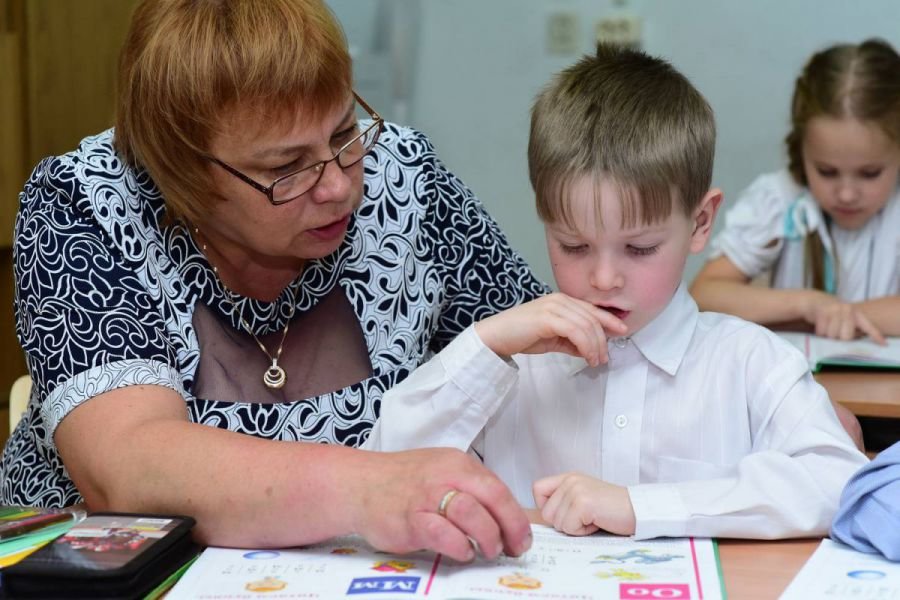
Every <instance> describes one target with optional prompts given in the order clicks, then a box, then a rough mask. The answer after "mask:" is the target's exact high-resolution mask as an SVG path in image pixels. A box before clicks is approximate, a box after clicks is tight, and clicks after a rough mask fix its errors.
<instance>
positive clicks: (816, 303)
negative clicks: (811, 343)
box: [803, 290, 887, 345]
mask: <svg viewBox="0 0 900 600" xmlns="http://www.w3.org/2000/svg"><path fill="white" fill-rule="evenodd" d="M804 304H805V309H804V311H803V313H804V318H805V319H806V321H807V322H808V323H810V324H811V325H813V327H814V329H815V334H816V335H819V336H822V337H828V338H833V339H837V340H852V339H855V338H857V337H859V336H860V335H867V336H869V337H870V338H871V339H872V341H873V342H875V343H876V344H881V345H885V344H886V343H887V341H886V340H885V339H884V335H883V334H882V333H881V331H879V330H878V328H877V327H876V326H875V325H874V324H873V323H872V321H871V320H870V319H869V318H868V317H867V316H866V315H865V314H864V313H863V311H862V310H860V308H859V307H858V306H857V305H856V304H854V303H852V302H843V301H841V300H840V299H838V298H836V297H835V296H833V295H831V294H826V293H825V292H821V291H818V290H806V291H805V294H804Z"/></svg>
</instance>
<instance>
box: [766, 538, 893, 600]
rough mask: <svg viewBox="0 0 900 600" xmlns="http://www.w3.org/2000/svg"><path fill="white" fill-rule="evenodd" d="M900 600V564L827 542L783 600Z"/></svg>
mask: <svg viewBox="0 0 900 600" xmlns="http://www.w3.org/2000/svg"><path fill="white" fill-rule="evenodd" d="M810 598H828V599H830V600H841V599H845V598H846V599H847V600H863V599H866V600H877V599H880V598H884V599H885V600H887V599H888V598H900V563H895V562H891V561H889V560H887V559H886V558H884V557H883V556H881V555H878V554H865V553H863V552H857V551H856V550H853V549H852V548H849V547H848V546H845V545H843V544H840V543H838V542H834V541H832V540H829V539H826V540H822V543H821V544H820V545H819V548H818V549H817V550H816V551H815V553H813V555H812V556H811V557H810V559H809V560H808V561H806V564H805V565H804V566H803V568H802V569H800V572H799V573H798V574H797V576H796V577H794V580H793V581H792V582H791V584H790V585H789V586H788V588H787V589H786V590H785V591H784V594H783V595H782V596H781V598H780V600H809V599H810Z"/></svg>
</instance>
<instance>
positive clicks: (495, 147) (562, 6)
mask: <svg viewBox="0 0 900 600" xmlns="http://www.w3.org/2000/svg"><path fill="white" fill-rule="evenodd" d="M370 1H371V0H370ZM382 1H384V0H382ZM407 1H409V0H407ZM331 2H332V5H333V6H335V9H336V10H337V11H338V16H339V17H340V18H341V19H342V20H343V21H345V26H347V25H346V23H347V22H349V21H351V20H353V19H354V17H353V14H354V12H353V10H352V5H353V4H357V3H358V4H357V6H359V5H363V4H366V3H364V2H359V0H353V2H352V3H351V2H350V0H331ZM338 5H341V6H338ZM558 11H564V12H570V13H573V14H575V15H576V16H577V17H578V20H579V23H580V26H581V33H582V35H581V38H582V40H583V43H582V47H581V50H580V52H578V53H575V54H571V55H567V56H551V55H548V54H547V52H546V49H545V37H546V35H545V30H546V19H547V17H548V15H549V14H551V13H554V12H558ZM617 13H630V14H636V15H638V16H640V17H641V19H642V25H643V35H642V38H643V48H644V49H645V50H646V51H647V52H649V53H651V54H654V55H659V56H662V57H665V58H667V59H668V60H669V61H671V62H672V63H673V64H674V65H675V66H676V67H677V68H678V69H680V70H681V71H682V72H683V73H684V74H685V75H687V76H688V77H689V78H690V79H691V80H692V81H693V82H694V84H695V85H696V86H697V87H698V88H699V89H700V91H701V92H703V93H704V94H705V95H706V97H707V98H708V99H709V101H710V104H711V105H712V106H713V109H714V110H715V112H716V118H717V122H718V128H719V141H718V146H717V152H716V168H715V173H714V182H715V184H716V185H717V186H719V187H721V188H722V189H723V190H724V191H725V195H726V202H727V201H728V200H731V199H733V198H734V197H735V196H736V195H737V194H738V193H739V192H740V190H741V189H743V188H744V187H745V186H746V185H747V184H749V183H750V181H751V180H752V179H753V177H754V176H755V175H757V174H759V173H762V172H765V171H769V170H772V169H776V168H779V167H780V166H781V165H782V164H783V157H784V153H783V149H782V139H783V137H784V135H785V134H786V126H787V118H788V112H787V111H788V102H789V98H790V94H791V91H792V86H793V81H794V78H795V77H796V75H797V73H798V71H799V69H800V68H801V66H802V65H803V63H804V61H805V60H806V58H807V57H808V55H809V54H811V53H812V52H814V51H815V50H817V49H820V48H822V47H824V46H826V45H830V44H832V43H835V42H839V41H850V42H857V41H860V40H862V39H864V38H866V37H871V36H880V37H884V38H885V39H887V40H888V41H890V42H891V43H892V44H894V45H895V47H900V29H898V26H897V24H898V23H900V2H897V1H896V0H866V1H865V2H846V1H843V0H753V1H748V0H630V1H629V0H419V16H418V19H419V21H420V23H419V28H418V34H419V38H418V44H417V46H418V56H417V57H416V60H415V61H413V62H412V63H410V67H409V68H412V69H414V74H413V76H412V77H411V78H410V81H411V82H412V84H411V85H412V93H411V105H410V107H409V110H408V112H407V117H408V118H407V121H408V123H409V124H412V125H414V126H416V127H418V128H419V129H421V130H422V131H424V132H425V133H427V134H428V135H429V136H430V137H431V139H432V141H433V142H434V143H435V145H436V146H437V148H438V152H439V154H440V156H441V157H442V158H443V160H444V162H445V163H446V164H447V165H448V166H449V167H450V169H451V170H453V171H454V172H455V173H456V174H457V175H459V176H460V177H461V178H462V179H463V180H464V181H465V182H466V183H468V185H469V186H470V187H471V188H472V189H473V190H474V191H475V192H476V193H477V194H478V196H479V197H480V198H481V199H482V200H483V201H484V203H485V204H486V205H487V207H488V209H489V210H490V212H491V213H492V214H493V215H494V216H495V217H496V218H497V220H498V221H499V222H500V224H501V225H502V227H503V229H504V230H505V231H506V233H507V235H508V236H509V238H510V240H511V242H512V244H513V245H514V246H515V247H516V248H517V249H519V250H520V251H521V252H522V254H523V255H524V256H525V257H526V258H527V259H528V261H529V262H530V263H531V264H532V266H533V267H534V268H535V270H536V271H537V273H538V274H539V275H540V276H542V277H544V278H545V279H547V280H548V281H550V280H551V277H552V276H551V271H550V267H549V263H548V261H547V259H546V256H545V248H544V240H543V231H542V228H541V226H540V223H539V222H538V220H537V218H536V217H535V216H534V209H533V196H532V192H531V188H530V186H529V184H528V177H527V165H526V159H525V149H526V143H527V137H528V112H529V109H530V106H531V102H532V100H533V98H534V96H535V94H536V93H537V92H538V90H539V89H540V87H541V86H542V85H543V84H544V83H546V82H547V81H548V80H549V78H550V76H551V75H552V74H553V73H554V72H556V71H558V70H560V69H562V68H563V67H565V66H567V65H569V64H571V63H572V62H574V61H575V60H576V59H577V58H578V57H579V56H580V55H581V54H583V53H586V52H590V51H591V49H592V47H591V46H592V41H591V40H592V37H591V32H592V30H593V24H594V22H595V21H596V20H597V19H599V18H600V17H603V16H608V15H611V14H617ZM358 27H359V26H358V25H354V27H350V26H347V29H348V35H352V33H351V31H355V30H357V29H355V28H358ZM351 43H352V39H351ZM727 206H728V205H727V204H726V208H727ZM721 222H722V219H721V218H720V224H721ZM701 264H702V258H700V257H697V258H695V259H693V260H691V261H690V262H689V263H688V270H687V272H686V275H685V276H686V278H687V279H690V278H692V277H693V275H694V274H695V273H696V272H697V270H698V269H699V267H700V266H701Z"/></svg>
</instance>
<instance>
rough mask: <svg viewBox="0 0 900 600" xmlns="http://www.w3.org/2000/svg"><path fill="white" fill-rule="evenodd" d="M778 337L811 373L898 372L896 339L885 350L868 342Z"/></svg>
mask: <svg viewBox="0 0 900 600" xmlns="http://www.w3.org/2000/svg"><path fill="white" fill-rule="evenodd" d="M778 335H779V336H781V337H782V338H783V339H785V340H787V341H788V342H790V343H791V344H793V345H794V346H796V347H797V348H798V349H799V350H800V352H802V353H803V354H804V356H806V358H807V360H808V361H809V366H810V368H811V369H812V370H813V372H814V373H818V372H819V371H821V370H822V369H824V368H828V367H851V368H857V369H888V370H900V337H891V338H887V341H888V344H887V346H880V345H878V344H876V343H875V342H873V341H871V340H870V339H869V338H860V339H857V340H852V341H849V342H845V341H841V340H834V339H831V338H825V337H819V336H817V335H813V334H811V333H789V332H778Z"/></svg>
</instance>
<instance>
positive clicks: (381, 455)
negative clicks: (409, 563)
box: [346, 448, 531, 561]
mask: <svg viewBox="0 0 900 600" xmlns="http://www.w3.org/2000/svg"><path fill="white" fill-rule="evenodd" d="M360 454H361V455H362V456H361V458H363V459H364V460H365V461H366V462H367V463H368V464H366V463H364V464H362V465H360V466H359V467H358V470H357V473H356V474H357V475H358V479H357V481H356V482H355V484H356V485H351V488H350V489H351V492H350V494H349V496H348V497H347V499H346V502H347V509H348V510H350V511H353V512H352V513H351V523H352V524H353V525H354V531H356V533H358V534H360V535H362V536H363V537H364V538H365V539H366V540H367V541H368V542H369V543H370V544H372V545H373V546H374V547H375V548H378V549H379V550H384V551H387V552H391V553H395V552H396V553H406V552H414V551H417V550H423V549H427V550H433V551H435V552H440V553H442V554H444V555H446V556H449V557H451V558H453V559H455V560H458V561H470V560H472V559H473V558H474V557H475V549H476V545H477V549H478V550H479V551H480V553H481V554H483V555H484V556H485V557H486V558H488V559H493V558H496V557H497V556H498V555H499V554H500V553H501V552H505V553H506V554H507V555H509V556H519V555H520V554H522V553H523V552H525V551H527V550H528V549H529V548H530V547H531V525H530V523H529V520H528V517H527V516H526V514H525V511H524V510H522V508H521V507H520V506H519V504H518V502H517V501H516V499H515V498H514V497H513V495H512V492H510V491H509V488H507V487H506V485H504V484H503V482H502V481H500V479H499V478H498V477H497V476H496V475H494V474H493V473H491V472H490V471H489V470H488V469H487V468H486V467H484V466H483V465H482V464H481V463H480V462H479V461H477V460H476V459H475V458H473V457H472V456H470V455H468V454H466V453H464V452H462V451H459V450H454V449H450V448H424V449H419V450H408V451H404V452H364V451H360ZM451 490H456V491H457V492H458V493H457V494H456V495H455V496H453V497H452V499H451V500H450V501H449V503H448V504H447V506H446V514H445V516H441V515H440V514H438V510H439V507H440V504H441V500H442V498H444V496H445V495H446V494H447V493H448V492H450V491H451Z"/></svg>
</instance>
